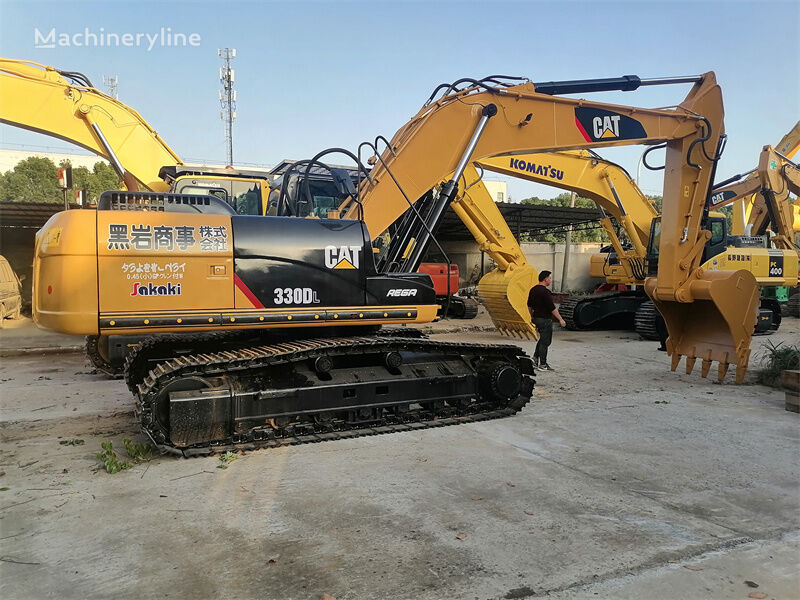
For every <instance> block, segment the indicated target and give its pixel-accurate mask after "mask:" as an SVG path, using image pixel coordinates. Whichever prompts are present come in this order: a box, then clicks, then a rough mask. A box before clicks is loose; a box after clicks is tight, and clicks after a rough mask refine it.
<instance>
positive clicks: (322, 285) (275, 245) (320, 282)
mask: <svg viewBox="0 0 800 600" xmlns="http://www.w3.org/2000/svg"><path fill="white" fill-rule="evenodd" d="M231 220H232V223H233V227H234V230H235V232H236V249H235V260H236V276H237V281H236V285H237V288H238V290H239V292H241V294H240V293H238V292H237V296H236V298H237V305H236V308H290V307H301V306H309V307H313V306H315V305H319V306H362V305H364V304H365V296H364V289H365V275H366V274H367V273H370V272H372V271H374V267H373V265H372V257H371V256H369V254H368V253H369V252H370V251H371V250H370V245H369V236H368V235H367V232H366V230H365V229H364V227H363V224H362V223H361V222H359V221H345V220H339V219H298V218H295V217H249V216H241V217H233V218H232V219H231ZM365 257H366V260H365ZM243 296H244V298H243ZM245 300H246V302H245ZM240 301H241V304H240V303H239V302H240Z"/></svg>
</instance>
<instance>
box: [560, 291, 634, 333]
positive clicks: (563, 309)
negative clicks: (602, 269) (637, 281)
mask: <svg viewBox="0 0 800 600" xmlns="http://www.w3.org/2000/svg"><path fill="white" fill-rule="evenodd" d="M646 299H647V297H646V296H645V295H644V294H643V293H642V292H639V291H635V290H631V291H622V292H619V291H615V292H601V293H599V294H583V295H578V296H570V297H568V298H567V299H565V300H564V301H563V302H561V304H559V306H558V312H559V314H560V315H561V317H562V318H563V319H564V321H566V323H567V329H572V330H578V331H580V330H585V329H591V328H593V327H595V326H597V325H599V324H600V323H601V322H602V321H603V320H605V319H609V318H611V317H623V318H624V317H628V318H630V317H632V316H633V315H634V314H635V312H636V310H637V309H638V307H639V305H640V304H641V303H642V302H644V301H645V300H646Z"/></svg>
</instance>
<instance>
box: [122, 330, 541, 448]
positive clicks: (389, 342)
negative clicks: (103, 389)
mask: <svg viewBox="0 0 800 600" xmlns="http://www.w3.org/2000/svg"><path fill="white" fill-rule="evenodd" d="M412 331H415V330H412ZM149 350H152V349H151V348H147V347H146V345H144V346H142V347H138V348H137V349H136V350H135V351H134V353H132V354H131V355H130V357H129V362H128V365H127V370H126V379H127V383H128V385H129V386H130V387H135V389H136V398H137V402H136V412H137V414H138V415H139V418H140V420H141V424H142V428H143V430H144V431H145V432H146V433H147V435H148V436H149V437H150V438H151V439H152V440H153V442H154V443H155V444H156V445H157V446H158V447H159V448H160V449H162V450H166V451H171V452H177V453H182V454H184V455H187V456H190V455H193V454H205V453H209V452H221V451H225V450H230V449H248V448H258V447H270V446H280V445H286V444H298V443H308V442H320V441H326V440H334V439H342V438H349V437H358V436H362V435H375V434H379V433H390V432H401V431H413V430H417V429H422V428H426V427H439V426H443V425H455V424H460V423H469V422H474V421H482V420H487V419H493V418H499V417H505V416H510V415H513V414H514V413H516V412H518V411H519V410H520V409H521V408H522V407H523V406H524V405H525V404H526V403H527V402H528V400H529V399H530V397H531V393H532V390H533V383H534V382H533V364H532V363H531V360H530V358H528V357H527V355H526V354H525V353H524V352H523V351H522V350H521V349H520V348H518V347H517V346H512V345H490V344H463V343H456V342H436V341H432V340H429V339H426V338H424V337H419V336H414V337H412V336H410V334H409V333H408V332H407V331H404V330H399V331H398V330H394V331H393V330H388V331H385V330H384V331H379V332H378V333H377V334H374V335H360V336H353V337H341V336H335V337H322V338H306V339H298V340H294V341H285V342H282V343H277V344H264V345H252V344H250V343H239V344H234V345H232V346H231V347H229V348H228V349H225V350H222V351H219V352H209V353H198V354H187V355H182V356H177V357H174V358H171V359H168V360H163V359H159V360H158V362H157V366H156V367H155V368H154V369H152V370H151V371H149V372H148V373H147V375H146V376H145V377H144V378H143V379H142V378H141V373H137V369H136V367H135V365H136V363H137V362H139V361H141V362H147V360H148V351H149ZM156 354H158V353H157V352H156Z"/></svg>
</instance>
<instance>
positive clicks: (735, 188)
mask: <svg viewBox="0 0 800 600" xmlns="http://www.w3.org/2000/svg"><path fill="white" fill-rule="evenodd" d="M767 148H768V146H765V147H764V149H763V151H762V152H764V151H766V150H767ZM799 148H800V121H798V122H797V123H795V125H794V127H792V129H791V130H790V131H789V133H787V134H786V135H784V136H783V138H781V140H780V141H779V142H778V144H777V145H776V146H775V147H774V149H773V151H774V152H775V153H776V154H777V155H778V157H777V158H776V160H777V161H778V162H779V163H780V162H785V163H788V164H789V168H791V165H792V163H791V159H792V157H794V155H795V153H796V152H797V150H798V149H799ZM760 163H761V161H759V165H760ZM767 164H769V159H768V160H767ZM794 169H795V171H796V169H797V167H796V166H795V167H794ZM791 176H792V173H791V172H789V173H788V177H791ZM770 181H775V176H774V175H773V176H772V177H770V176H766V175H764V174H762V172H761V171H760V170H759V167H756V168H755V169H753V170H751V171H749V172H747V173H742V174H741V175H735V176H733V177H731V178H730V179H727V180H725V181H723V182H722V183H720V184H717V186H715V188H714V192H713V194H712V195H711V200H710V202H709V208H711V209H714V210H718V209H720V208H722V207H725V206H728V205H730V204H735V206H734V209H733V233H734V234H735V235H750V232H751V231H752V229H753V227H754V225H756V224H757V225H758V226H759V227H756V229H760V226H761V225H762V223H763V220H764V218H765V215H766V214H767V207H766V205H765V204H764V201H765V197H764V195H763V194H761V193H759V192H761V190H762V189H771V188H765V187H764V185H765V183H766V184H767V185H769V184H770ZM783 187H784V185H783V184H781V185H778V186H777V187H776V188H775V189H778V190H781V189H782V188H783ZM779 201H781V202H788V197H783V196H781V197H780V198H779ZM785 210H793V212H794V217H793V218H792V219H790V221H794V225H793V227H792V228H790V229H789V231H791V230H792V229H794V230H795V231H798V230H800V213H799V212H798V211H797V210H795V209H791V208H785ZM776 226H777V225H776ZM782 235H786V232H784V233H783V234H782Z"/></svg>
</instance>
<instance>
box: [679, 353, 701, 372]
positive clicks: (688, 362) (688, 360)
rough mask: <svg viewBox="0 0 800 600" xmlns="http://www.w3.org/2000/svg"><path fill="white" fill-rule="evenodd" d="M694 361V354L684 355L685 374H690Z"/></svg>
mask: <svg viewBox="0 0 800 600" xmlns="http://www.w3.org/2000/svg"><path fill="white" fill-rule="evenodd" d="M679 360H680V359H679ZM695 362H697V358H695V357H694V356H687V357H686V374H687V375H691V374H692V371H694V363H695Z"/></svg>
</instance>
